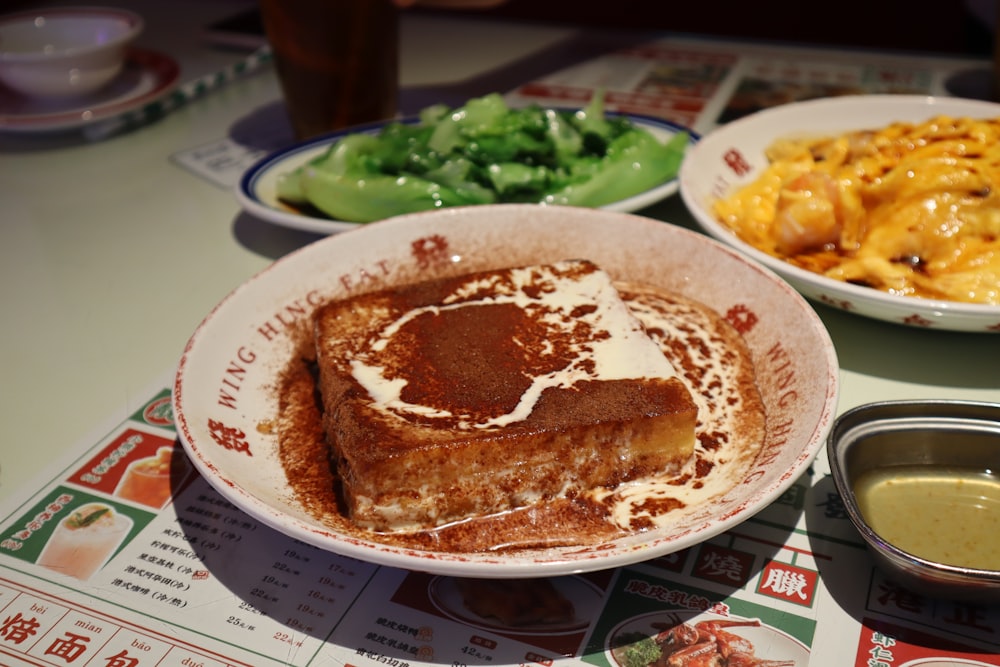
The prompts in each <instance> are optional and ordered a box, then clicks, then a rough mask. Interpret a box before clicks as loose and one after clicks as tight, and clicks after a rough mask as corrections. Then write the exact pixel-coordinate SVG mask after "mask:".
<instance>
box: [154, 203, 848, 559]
mask: <svg viewBox="0 0 1000 667" xmlns="http://www.w3.org/2000/svg"><path fill="white" fill-rule="evenodd" d="M612 239H613V242H609V240H612ZM567 258H588V259H590V260H592V261H594V262H596V263H597V264H598V265H599V266H601V267H602V268H604V269H605V270H607V271H608V272H609V273H610V274H611V275H612V277H613V278H615V279H619V280H629V281H634V282H640V283H646V284H649V285H654V286H658V287H660V288H663V289H666V290H671V291H674V292H679V293H682V294H684V295H686V296H688V297H690V298H693V299H696V300H698V301H701V302H702V303H704V304H707V305H709V306H711V307H712V308H713V309H715V310H716V311H717V312H718V313H720V314H724V315H725V317H726V318H727V319H728V320H730V321H731V322H732V323H733V324H734V326H736V327H737V328H738V329H739V330H740V331H741V332H742V333H743V337H744V339H745V340H746V342H747V345H748V346H749V348H750V351H751V354H752V356H753V358H754V363H755V364H756V372H757V381H758V386H759V389H760V391H761V394H762V397H763V400H764V405H765V409H766V411H767V419H768V420H769V422H770V423H772V424H778V425H780V429H775V430H773V431H771V432H769V433H768V434H767V436H766V438H765V440H764V443H763V449H762V452H764V454H763V455H762V456H760V457H759V458H758V460H757V461H756V462H754V463H753V464H752V465H750V466H749V468H748V470H746V472H745V476H744V477H743V478H742V479H739V480H738V481H737V483H736V484H735V485H734V486H733V487H732V488H731V489H730V490H729V491H726V492H724V493H723V494H722V495H721V496H719V497H715V498H713V499H712V501H711V502H705V503H703V504H700V505H697V506H695V507H691V508H689V509H690V510H691V511H689V512H686V513H685V514H684V516H683V518H680V519H678V520H677V521H676V522H671V523H668V524H667V525H666V526H665V527H659V528H654V529H651V530H647V531H645V532H639V533H632V534H630V535H628V536H626V537H623V538H620V539H616V540H614V541H611V542H608V543H604V544H597V545H590V546H585V547H581V546H569V547H552V548H538V549H523V550H520V551H515V552H510V551H495V552H489V551H487V552H477V553H453V552H446V551H433V550H422V549H415V548H401V547H398V546H393V545H392V544H387V543H385V542H384V541H379V540H375V539H370V537H367V536H366V535H365V534H364V532H363V531H361V534H359V532H358V531H357V530H353V531H345V530H342V529H339V528H337V527H336V522H332V523H331V522H327V521H323V520H321V518H317V517H316V516H315V514H314V513H311V512H310V511H309V509H308V508H307V507H306V506H305V505H304V504H303V503H302V502H300V500H299V499H298V498H297V496H296V493H295V491H294V490H293V488H292V487H291V486H290V484H289V482H288V479H287V478H286V474H285V470H284V468H283V467H282V462H281V460H280V458H279V454H278V451H277V445H278V442H277V434H276V432H275V431H276V429H275V421H274V420H275V418H276V416H277V414H278V404H277V395H276V392H275V389H274V387H275V385H276V383H277V382H278V380H279V377H280V375H281V374H282V373H283V372H284V370H285V368H286V367H287V365H288V363H289V360H290V359H291V358H292V355H293V351H294V349H295V341H294V340H293V336H292V335H291V333H290V332H292V331H294V330H295V325H296V323H297V322H301V321H303V320H307V319H308V317H309V315H310V313H311V312H312V310H313V309H315V307H316V306H317V304H320V303H322V302H324V301H326V300H328V299H332V298H338V297H343V296H346V295H348V294H352V293H356V292H359V291H365V290H373V289H379V288H385V287H390V286H392V285H393V284H399V283H401V282H412V281H414V280H419V279H430V278H433V277H437V276H438V275H441V274H442V273H443V272H445V271H447V272H449V273H454V272H455V265H456V264H460V265H462V266H461V267H460V268H462V269H467V270H468V271H469V272H471V271H475V270H484V269H493V268H503V267H511V266H518V265H526V264H539V263H546V262H552V261H557V260H560V259H567ZM838 374H839V367H838V363H837V358H836V353H835V351H834V348H833V345H832V343H831V340H830V338H829V335H828V333H827V331H826V329H825V327H824V326H823V324H822V322H821V321H820V320H819V318H818V317H817V315H816V313H815V312H814V311H813V309H812V308H811V307H810V306H809V304H808V303H807V302H806V301H805V299H803V298H802V296H801V295H799V294H798V293H797V292H796V291H795V290H794V289H792V288H791V286H789V285H788V284H787V283H786V282H785V281H783V280H782V279H781V278H779V277H778V276H777V275H775V274H774V273H773V272H772V271H770V270H769V269H767V268H764V267H762V266H761V265H759V264H757V263H755V262H752V261H750V260H749V259H747V258H746V257H745V256H743V255H742V254H740V253H738V252H737V251H735V250H733V249H731V248H729V247H727V246H725V245H723V244H721V243H719V242H718V241H715V240H713V239H710V238H708V237H706V236H704V235H702V234H698V233H695V232H692V231H690V230H686V229H683V228H681V227H677V226H674V225H671V224H667V223H663V222H660V221H657V220H652V219H649V218H644V217H640V216H637V215H634V214H630V213H623V212H612V211H605V210H599V209H585V208H572V207H558V206H552V207H540V206H537V205H532V204H511V205H491V206H474V207H466V208H452V209H443V210H439V211H434V212H428V213H419V214H413V215H407V216H401V217H398V218H392V219H389V220H384V221H381V222H376V223H372V224H369V225H364V226H359V227H357V228H356V229H353V230H350V231H347V232H343V233H341V234H335V235H332V236H328V237H326V238H324V239H321V240H319V241H317V242H315V243H312V244H310V245H308V246H305V247H303V248H302V249H300V250H298V251H296V252H294V253H292V254H289V255H287V256H285V257H283V258H282V259H280V260H278V261H277V262H275V263H274V264H272V265H271V266H270V267H268V268H267V269H265V270H264V271H262V272H261V273H259V274H257V275H256V276H254V277H253V278H251V279H250V280H249V281H247V282H246V283H244V284H243V285H241V286H240V287H238V288H237V289H236V290H234V291H233V292H232V293H230V294H229V295H228V296H227V297H226V298H225V299H223V300H222V302H220V303H219V304H218V305H217V306H216V307H215V308H214V309H213V310H212V311H211V312H210V313H209V314H208V316H207V317H206V318H205V319H204V321H203V322H202V323H201V324H200V325H199V326H198V328H197V329H196V331H195V332H194V334H193V335H192V336H191V338H190V340H189V342H188V345H187V347H186V349H185V351H184V353H183V355H182V358H181V359H180V363H179V365H178V369H177V374H176V378H175V383H174V392H173V407H174V414H175V416H176V423H177V428H178V432H179V434H180V437H181V441H182V443H183V445H184V447H185V448H186V450H187V452H188V454H189V456H190V458H191V460H192V461H193V462H194V464H195V466H196V467H197V468H198V470H199V472H201V474H202V475H204V477H205V478H206V479H207V480H208V482H209V483H210V484H212V485H213V486H214V487H215V489H217V490H218V492H219V493H220V494H222V496H224V497H225V498H226V499H227V500H229V501H230V502H232V503H233V504H235V505H236V506H238V507H240V508H242V509H243V510H244V511H245V512H246V513H247V514H249V515H251V516H252V517H254V518H256V519H257V520H259V521H261V522H262V523H264V524H266V525H268V526H270V527H272V528H275V529H277V530H279V531H281V532H282V533H285V534H287V535H289V536H291V537H293V538H295V539H298V540H301V541H303V542H306V543H308V544H311V545H314V546H317V547H319V548H322V549H326V550H328V551H331V552H335V553H338V554H341V555H344V556H348V557H352V558H356V559H359V560H364V561H368V562H373V563H378V564H382V565H387V566H393V567H400V568H406V569H411V570H420V571H425V572H431V573H435V574H444V575H456V576H485V577H493V578H505V577H542V576H549V575H561V574H570V573H579V572H584V571H593V570H601V569H607V568H614V567H618V566H621V565H625V564H629V563H634V562H637V561H642V560H647V559H650V558H655V557H657V556H662V555H665V554H669V553H672V552H675V551H679V550H681V549H684V548H687V547H690V546H691V545H694V544H697V543H699V542H701V541H703V540H706V539H708V538H710V537H713V536H715V535H718V534H720V533H723V532H725V531H726V530H728V529H730V528H732V527H734V526H736V525H738V524H740V523H741V522H742V521H744V520H745V519H747V518H749V517H751V516H752V515H754V514H755V513H756V512H758V511H759V510H761V509H763V508H764V507H766V506H767V505H769V504H770V503H772V502H773V501H774V500H776V499H777V498H778V497H779V496H780V495H781V494H782V493H783V492H785V491H786V490H787V489H788V488H789V487H790V486H791V485H792V484H794V483H795V481H796V480H797V479H798V478H799V477H800V476H801V475H802V474H803V473H805V471H806V468H807V467H808V466H809V465H810V464H811V462H812V461H813V459H814V458H815V456H816V455H817V453H818V452H819V451H820V449H821V448H822V447H823V446H824V445H825V440H826V436H827V434H828V432H829V430H830V428H831V425H832V422H833V419H834V417H835V411H836V408H837V400H838V392H839V380H838ZM789 396H794V400H789ZM341 524H342V521H341Z"/></svg>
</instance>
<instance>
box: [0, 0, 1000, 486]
mask: <svg viewBox="0 0 1000 667" xmlns="http://www.w3.org/2000/svg"><path fill="white" fill-rule="evenodd" d="M60 4H67V3H60ZM107 4H115V3H107ZM120 4H124V5H127V6H129V7H131V8H134V9H137V10H138V11H140V12H141V13H143V15H144V16H145V17H146V20H147V30H146V33H145V34H144V35H143V37H142V38H141V39H140V42H139V45H140V46H145V47H147V48H151V49H155V50H158V51H161V52H163V53H167V54H169V55H171V56H172V57H174V58H175V59H176V60H177V61H178V62H179V63H180V64H181V67H182V81H186V80H191V79H193V78H195V77H198V76H200V75H203V74H205V73H208V72H212V71H215V70H217V69H220V68H222V67H225V66H226V65H228V64H230V63H232V62H233V61H235V60H237V59H238V58H239V57H240V55H241V54H240V53H238V52H233V51H228V50H225V49H220V48H217V47H213V46H211V45H210V44H208V43H207V42H206V41H205V40H204V39H203V38H202V36H201V34H200V30H201V28H202V26H204V25H206V24H207V23H208V22H210V21H212V20H214V19H217V18H220V17H222V16H226V15H228V14H231V13H233V12H235V11H237V10H239V9H240V8H241V7H243V6H245V3H241V2H235V1H234V0H211V1H207V0H183V1H180V0H172V1H171V2H166V1H161V2H154V1H153V0H145V1H143V2H138V1H137V2H131V3H120ZM574 34H575V31H574V30H571V29H570V28H561V27H556V26H548V25H542V24H521V23H506V22H500V21H484V20H482V19H479V18H475V17H470V18H463V17H460V16H447V17H445V16H433V15H421V14H412V13H411V14H406V15H405V16H404V19H403V23H402V38H401V39H402V44H401V49H402V53H401V84H402V86H403V87H404V92H405V91H406V90H411V91H416V90H417V89H419V90H422V91H424V92H425V93H426V94H432V93H427V92H426V91H427V89H433V88H435V87H441V86H443V87H444V89H443V90H449V89H453V90H458V91H461V90H464V89H463V85H464V84H465V83H467V82H468V81H469V80H470V79H473V78H474V77H476V76H479V75H482V74H483V73H486V72H490V71H494V70H495V69H496V68H503V67H505V66H508V65H511V64H512V63H518V62H524V61H527V62H531V56H532V55H533V54H537V53H539V52H541V51H543V50H546V49H550V48H552V47H554V46H556V45H558V44H559V43H561V42H563V41H564V40H567V39H570V38H571V37H573V36H574ZM413 94H415V92H414V93H413ZM412 99H416V98H412ZM279 100H280V94H279V90H278V85H277V81H276V79H275V76H274V73H273V71H272V70H270V69H268V70H265V71H264V72H261V73H258V74H256V75H254V76H251V77H249V78H247V79H245V80H242V81H239V82H236V83H234V84H231V85H229V86H227V87H225V88H223V89H221V90H219V91H217V92H214V93H212V94H210V95H208V96H206V97H204V98H202V99H200V100H198V101H196V102H194V103H192V104H190V105H188V106H185V107H183V108H182V109H180V110H178V111H176V112H174V113H172V114H170V115H169V116H167V117H166V118H164V119H162V120H160V121H158V122H156V123H154V124H152V125H149V126H148V127H145V128H142V129H139V130H137V131H133V132H130V133H127V134H123V135H119V136H115V137H112V138H110V139H107V140H105V141H101V142H88V141H84V140H81V138H80V137H79V136H76V135H69V136H67V135H64V134H59V135H31V136H27V135H23V134H0V304H2V318H3V325H2V326H0V359H2V361H0V377H2V392H0V425H2V428H3V435H2V440H0V442H2V446H0V498H6V497H8V496H9V495H12V494H13V493H14V492H15V491H16V490H17V489H18V487H19V486H20V485H21V484H23V483H25V482H27V481H28V480H29V479H30V478H31V477H33V476H34V475H36V474H38V473H39V472H40V471H41V470H42V469H43V468H44V467H45V466H47V465H49V463H50V461H51V460H52V459H54V458H57V457H59V456H60V455H61V454H62V453H63V452H65V451H67V450H68V449H69V448H72V447H73V446H74V445H76V444H78V443H80V442H81V441H83V440H85V439H86V438H88V437H91V436H95V435H100V433H99V429H101V428H102V427H104V426H105V425H109V424H116V423H118V422H120V421H121V420H122V419H124V418H125V417H126V416H127V415H128V414H130V413H131V412H132V411H134V409H136V408H137V407H138V405H139V404H140V403H141V402H142V401H144V400H146V399H147V398H148V397H149V391H150V390H152V389H155V388H158V386H159V385H158V384H157V383H160V382H162V381H163V380H164V378H165V377H169V374H170V372H171V371H172V369H173V367H174V365H175V364H176V362H177V360H178V358H179V356H180V353H181V351H182V349H183V347H184V344H185V342H186V341H187V339H188V337H189V336H190V334H191V333H192V332H193V330H194V329H195V327H196V326H197V325H198V323H199V322H200V321H201V320H202V318H203V317H205V315H206V314H207V313H208V312H209V311H210V309H211V308H212V307H213V306H214V305H215V304H216V303H217V302H218V301H219V300H221V299H222V298H223V297H224V296H225V295H226V294H227V293H228V292H229V291H231V290H232V289H234V288H235V287H237V286H238V285H240V284H241V283H242V282H244V281H245V280H247V279H248V278H249V277H250V276H252V275H253V274H255V273H256V272H258V271H260V270H261V269H263V268H264V267H266V266H267V265H268V264H269V263H270V262H272V261H273V260H275V259H277V258H278V257H280V256H282V255H283V254H285V253H287V252H288V251H290V250H293V249H295V248H298V247H301V246H302V245H304V244H307V243H310V242H312V241H314V240H316V239H317V238H318V237H316V236H313V235H310V234H307V233H302V232H297V231H293V230H288V229H284V228H280V227H276V226H273V225H270V224H268V223H266V222H263V221H260V220H257V219H254V218H252V217H251V216H248V215H246V214H243V213H242V212H241V210H240V208H239V206H238V205H237V202H236V200H235V198H234V196H233V194H232V191H231V190H230V189H227V188H224V187H220V186H218V185H216V184H213V183H211V182H209V181H207V180H206V179H204V178H200V177H199V176H197V175H195V174H193V173H191V172H190V171H189V170H186V169H184V168H182V167H180V166H179V165H178V164H176V162H175V161H173V160H172V159H171V156H173V155H174V154H176V153H177V152H178V151H182V150H184V149H189V148H193V147H196V146H199V145H202V144H206V143H209V142H213V141H216V140H218V139H221V138H223V137H225V136H227V134H228V133H230V132H231V131H232V130H233V128H234V127H236V126H238V124H240V123H241V122H244V123H245V122H246V120H247V118H249V117H252V115H253V114H254V113H256V112H259V111H260V110H262V109H267V108H274V106H275V105H276V104H277V103H278V102H279ZM643 213H645V214H647V215H651V216H652V217H656V218H659V219H662V220H665V221H668V222H675V223H678V224H682V225H685V226H691V227H693V222H692V221H691V218H690V216H689V215H688V214H687V211H686V210H685V209H684V206H683V203H682V202H681V201H680V199H679V197H674V198H672V199H670V200H668V201H666V202H664V203H662V204H660V205H657V206H655V207H653V208H652V209H648V210H647V211H644V212H643ZM817 310H818V312H819V313H820V315H821V317H822V318H823V320H824V321H825V323H826V324H827V326H828V328H829V330H830V333H831V335H832V337H833V340H834V343H835V345H836V348H837V352H838V355H839V357H840V360H841V364H842V372H841V373H842V396H841V406H840V407H841V409H846V408H849V407H852V406H855V405H858V404H861V403H866V402H870V401H877V400H884V399H910V398H947V399H972V400H1000V337H998V336H991V335H984V334H959V333H947V332H937V331H924V330H916V329H908V328H904V327H901V326H896V325H892V324H886V323H881V322H876V321H872V320H867V319H863V318H860V317H857V316H854V315H850V314H847V313H842V312H839V311H834V310H831V309H828V308H824V307H822V306H817Z"/></svg>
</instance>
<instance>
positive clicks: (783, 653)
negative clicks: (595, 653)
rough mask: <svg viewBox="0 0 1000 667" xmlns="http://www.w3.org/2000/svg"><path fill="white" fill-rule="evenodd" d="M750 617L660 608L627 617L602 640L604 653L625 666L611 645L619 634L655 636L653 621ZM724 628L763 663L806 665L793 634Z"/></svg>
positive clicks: (804, 648) (762, 628)
mask: <svg viewBox="0 0 1000 667" xmlns="http://www.w3.org/2000/svg"><path fill="white" fill-rule="evenodd" d="M753 620H754V619H744V618H739V617H735V616H722V615H720V614H715V613H712V612H702V613H696V612H684V611H675V612H671V611H663V612H653V613H649V614H643V615H641V616H636V617H634V618H630V619H629V620H627V621H624V622H623V623H621V624H620V625H618V626H617V627H615V628H614V629H613V630H612V631H611V632H610V633H609V634H608V637H607V640H606V642H605V643H606V649H605V652H606V655H607V657H608V662H609V663H611V664H612V665H616V666H617V667H624V664H623V663H622V662H619V660H618V657H617V656H616V655H615V653H614V652H613V651H612V650H611V647H612V646H615V645H616V644H617V643H618V638H619V637H622V636H628V635H631V634H637V635H638V634H643V635H646V636H647V637H655V636H656V634H657V633H658V632H659V630H658V629H657V627H656V626H654V624H657V626H658V625H660V624H677V623H679V622H682V623H687V624H689V625H696V624H698V623H705V622H708V623H711V622H722V623H725V622H727V621H737V622H742V621H750V622H752V621H753ZM723 630H725V631H726V632H730V633H732V634H734V635H736V636H737V637H740V638H742V639H746V640H747V641H749V642H750V643H751V644H753V647H754V653H753V656H754V657H755V658H757V659H758V660H761V661H762V662H763V663H764V664H766V663H767V661H769V660H775V661H789V664H790V665H794V666H795V667H806V666H807V665H808V664H809V654H810V651H809V648H808V647H807V646H806V645H805V644H803V643H802V642H800V641H799V640H798V639H796V638H795V637H792V636H791V635H789V634H788V633H785V632H782V631H781V630H778V629H777V628H773V627H771V626H769V625H764V624H763V623H761V624H760V625H734V626H728V627H724V628H723Z"/></svg>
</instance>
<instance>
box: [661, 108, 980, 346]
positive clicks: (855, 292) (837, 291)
mask: <svg viewBox="0 0 1000 667" xmlns="http://www.w3.org/2000/svg"><path fill="white" fill-rule="evenodd" d="M937 114H947V115H951V116H955V117H963V116H966V117H970V118H989V117H995V116H1000V104H996V103H994V102H984V101H980V100H970V99H960V98H952V97H928V96H920V95H850V96H845V97H833V98H827V99H820V100H810V101H807V102H795V103H792V104H784V105H781V106H777V107H774V108H771V109H765V110H764V111H758V112H757V113H754V114H751V115H749V116H744V117H743V118H740V119H739V120H735V121H733V122H731V123H728V124H726V125H723V126H721V127H720V128H718V129H716V130H714V131H712V132H709V133H708V134H706V135H705V136H704V137H702V139H701V140H700V141H699V142H698V143H697V144H696V145H694V146H692V147H691V148H690V149H689V150H688V152H687V154H686V155H685V157H684V162H683V163H682V164H681V172H680V182H681V197H682V199H683V200H684V204H685V205H686V206H687V208H688V209H689V210H690V211H691V214H692V215H693V216H694V218H695V220H696V221H697V222H698V224H699V225H701V227H702V228H703V229H704V230H705V231H706V232H707V233H708V234H710V235H711V236H713V237H715V238H716V239H719V240H720V241H722V242H723V243H726V244H728V245H731V246H732V247H734V248H736V249H738V250H739V251H740V252H742V253H744V254H745V255H746V256H748V257H750V258H752V259H753V260H754V261H756V262H760V263H761V264H763V265H764V266H767V267H768V268H770V269H772V270H773V271H775V272H776V273H777V274H778V275H780V276H782V277H783V278H785V280H787V281H788V282H789V283H791V284H792V285H793V286H795V288H796V289H798V290H799V291H800V292H801V293H802V294H804V295H805V296H806V297H808V298H810V299H814V300H816V301H818V302H820V303H823V304H826V305H828V306H832V307H834V308H839V309H841V310H845V311H847V312H850V313H856V314H858V315H863V316H865V317H871V318H874V319H877V320H883V321H886V322H893V323H896V324H902V325H907V326H911V327H918V328H925V329H939V330H944V331H970V332H980V333H1000V306H991V305H986V304H975V303H960V302H957V301H942V300H935V299H921V298H916V297H910V296H901V295H896V294H889V293H887V292H882V291H880V290H877V289H873V288H870V287H864V286H862V285H853V284H850V283H846V282H842V281H839V280H834V279H832V278H827V277H826V276H823V275H820V274H817V273H812V272H811V271H807V270H805V269H802V268H799V267H797V266H793V265H792V264H789V263H787V262H785V261H783V260H782V259H780V258H778V257H773V256H771V255H769V254H767V253H765V252H763V251H761V250H758V249H756V248H754V247H753V246H751V245H750V244H749V243H746V242H744V241H742V240H741V239H739V238H738V237H737V236H736V234H734V233H733V232H732V231H731V230H730V229H729V228H728V227H726V226H725V225H723V224H722V223H721V222H719V221H718V220H716V219H715V217H714V216H713V215H712V212H711V210H712V202H713V201H715V200H716V199H718V198H719V197H720V196H725V195H727V194H729V193H730V192H732V191H733V190H734V189H735V188H737V187H739V186H741V185H745V184H747V183H750V182H751V181H753V180H754V179H756V178H757V177H758V176H759V175H760V173H761V171H762V170H763V169H764V168H765V167H766V166H767V164H768V161H767V157H766V155H765V150H766V149H767V147H768V146H769V145H770V144H771V143H772V142H774V141H775V140H776V139H779V138H781V137H789V136H826V135H831V134H839V133H841V132H846V131H849V130H859V129H865V128H879V127H882V126H884V125H887V124H889V123H892V122H895V121H909V122H920V121H924V120H927V119H928V118H931V117H932V116H935V115H937Z"/></svg>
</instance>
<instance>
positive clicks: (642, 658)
mask: <svg viewBox="0 0 1000 667" xmlns="http://www.w3.org/2000/svg"><path fill="white" fill-rule="evenodd" d="M619 651H620V656H621V661H622V664H623V665H624V667H649V666H650V665H652V664H653V663H655V662H656V661H657V660H659V659H660V657H661V656H662V654H663V649H662V648H661V647H660V645H659V644H657V643H656V640H655V639H653V638H652V637H646V636H643V637H641V638H636V639H634V640H633V641H632V643H630V644H628V645H625V646H622V647H621V648H620V649H619Z"/></svg>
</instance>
